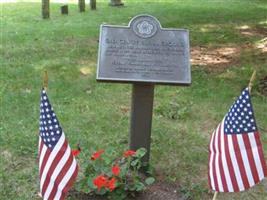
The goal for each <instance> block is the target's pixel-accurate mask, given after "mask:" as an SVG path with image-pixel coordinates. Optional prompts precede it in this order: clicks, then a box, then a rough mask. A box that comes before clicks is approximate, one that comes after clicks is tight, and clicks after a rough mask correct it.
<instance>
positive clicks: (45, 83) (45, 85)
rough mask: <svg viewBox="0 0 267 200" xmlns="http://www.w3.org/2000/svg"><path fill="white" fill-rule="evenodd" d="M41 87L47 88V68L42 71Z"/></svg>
mask: <svg viewBox="0 0 267 200" xmlns="http://www.w3.org/2000/svg"><path fill="white" fill-rule="evenodd" d="M43 88H44V89H45V90H47V88H48V73H47V70H45V71H44V77H43Z"/></svg>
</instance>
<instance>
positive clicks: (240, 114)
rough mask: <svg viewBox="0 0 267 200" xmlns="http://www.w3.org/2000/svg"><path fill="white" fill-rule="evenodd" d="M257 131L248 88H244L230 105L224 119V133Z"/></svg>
mask: <svg viewBox="0 0 267 200" xmlns="http://www.w3.org/2000/svg"><path fill="white" fill-rule="evenodd" d="M255 131H257V126H256V122H255V118H254V114H253V109H252V104H251V100H250V95H249V90H248V88H246V89H245V90H243V92H242V94H241V95H240V96H239V98H238V99H237V100H236V101H235V103H234V104H233V105H232V106H231V108H230V110H229V112H228V113H227V114H226V116H225V120H224V133H225V134H244V133H250V132H255Z"/></svg>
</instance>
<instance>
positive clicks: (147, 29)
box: [131, 16, 158, 38]
mask: <svg viewBox="0 0 267 200" xmlns="http://www.w3.org/2000/svg"><path fill="white" fill-rule="evenodd" d="M131 26H132V29H133V31H134V33H135V34H136V35H138V36H139V37H141V38H150V37H152V36H154V35H155V34H156V33H157V30H158V22H157V21H156V20H155V19H154V18H153V17H150V16H138V17H136V18H134V19H133V20H132V23H131Z"/></svg>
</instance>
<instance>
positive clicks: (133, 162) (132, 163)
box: [131, 159, 139, 167]
mask: <svg viewBox="0 0 267 200" xmlns="http://www.w3.org/2000/svg"><path fill="white" fill-rule="evenodd" d="M138 162H139V160H138V159H135V160H133V161H132V162H131V166H133V167H134V166H136V165H137V164H138Z"/></svg>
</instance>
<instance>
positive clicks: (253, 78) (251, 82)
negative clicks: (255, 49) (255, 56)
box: [248, 70, 256, 93]
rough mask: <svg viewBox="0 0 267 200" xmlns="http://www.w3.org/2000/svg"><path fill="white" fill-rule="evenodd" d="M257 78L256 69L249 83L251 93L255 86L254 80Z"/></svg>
mask: <svg viewBox="0 0 267 200" xmlns="http://www.w3.org/2000/svg"><path fill="white" fill-rule="evenodd" d="M255 79H256V70H254V72H253V74H252V75H251V77H250V80H249V84H248V91H249V93H251V88H252V86H253V82H254V81H255Z"/></svg>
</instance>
